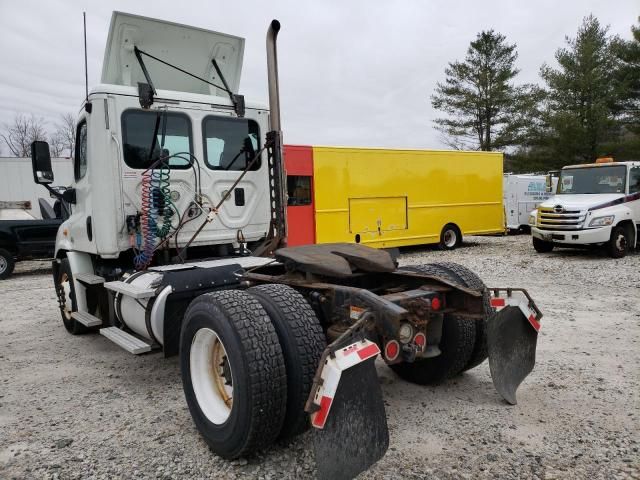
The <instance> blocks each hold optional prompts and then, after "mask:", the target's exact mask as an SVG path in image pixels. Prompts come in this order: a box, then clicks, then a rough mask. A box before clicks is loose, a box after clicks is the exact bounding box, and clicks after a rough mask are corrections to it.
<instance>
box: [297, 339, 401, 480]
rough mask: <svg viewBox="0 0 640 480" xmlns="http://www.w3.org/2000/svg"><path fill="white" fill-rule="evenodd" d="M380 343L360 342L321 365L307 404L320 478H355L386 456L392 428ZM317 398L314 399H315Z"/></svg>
mask: <svg viewBox="0 0 640 480" xmlns="http://www.w3.org/2000/svg"><path fill="white" fill-rule="evenodd" d="M379 353H380V348H379V347H378V345H377V344H375V343H373V342H371V341H370V340H366V339H363V340H360V341H357V342H355V343H351V344H350V345H347V346H345V347H342V348H339V349H336V350H335V351H333V352H332V353H331V354H329V355H327V356H326V357H324V358H325V360H324V364H321V365H320V367H319V368H320V371H319V374H320V379H319V381H317V382H316V383H315V384H314V387H315V388H314V391H312V392H311V395H312V397H310V400H309V402H308V403H307V411H308V412H309V413H310V414H311V425H312V426H313V427H314V432H313V446H314V450H315V457H316V467H317V476H318V478H319V479H321V480H324V479H327V480H329V479H331V480H334V479H336V480H339V479H350V478H354V477H355V476H356V475H358V474H359V473H360V472H362V471H364V470H366V469H368V468H369V467H370V466H371V465H372V464H373V463H375V462H376V461H378V460H379V459H380V458H382V457H383V456H384V454H385V453H386V451H387V448H388V447H389V429H388V427H387V418H386V413H385V408H384V402H383V400H382V389H381V387H380V383H379V381H378V375H377V373H376V368H375V359H376V357H377V356H378V354H379ZM311 399H313V400H311Z"/></svg>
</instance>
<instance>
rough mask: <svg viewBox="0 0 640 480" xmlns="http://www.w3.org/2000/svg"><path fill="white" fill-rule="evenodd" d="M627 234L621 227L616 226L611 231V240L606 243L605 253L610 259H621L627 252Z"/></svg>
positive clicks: (628, 242)
mask: <svg viewBox="0 0 640 480" xmlns="http://www.w3.org/2000/svg"><path fill="white" fill-rule="evenodd" d="M629 244H630V241H629V233H628V231H627V229H626V228H624V226H622V225H617V226H615V227H613V230H611V238H610V239H609V243H607V251H608V253H609V256H610V257H612V258H622V257H624V256H625V255H626V254H627V252H628V251H629Z"/></svg>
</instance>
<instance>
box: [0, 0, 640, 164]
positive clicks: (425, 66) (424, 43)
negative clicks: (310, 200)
mask: <svg viewBox="0 0 640 480" xmlns="http://www.w3.org/2000/svg"><path fill="white" fill-rule="evenodd" d="M83 10H85V11H86V12H87V29H88V52H89V84H90V86H91V85H92V84H96V83H98V82H99V78H100V72H101V69H102V58H103V53H104V46H105V42H106V39H107V33H108V28H109V21H110V17H111V12H112V11H113V10H121V11H125V12H129V13H134V14H138V15H144V16H149V17H155V18H160V19H164V20H170V21H174V22H178V23H184V24H188V25H194V26H198V27H201V28H205V29H210V30H217V31H220V32H225V33H230V34H233V35H237V36H241V37H244V38H246V44H245V57H244V67H243V71H242V81H241V86H240V93H243V94H244V95H245V96H246V97H247V99H250V100H254V101H260V102H264V103H266V102H267V83H266V58H265V40H264V38H265V33H266V29H267V26H268V24H269V21H270V20H271V19H272V18H277V19H279V20H280V22H281V23H282V30H281V32H280V36H279V45H278V48H279V50H278V57H279V63H280V65H279V66H280V92H281V97H282V123H283V129H284V132H285V141H286V142H287V143H298V144H316V145H353V146H384V147H418V148H445V144H444V143H443V142H442V141H441V139H440V138H439V134H438V132H436V131H435V130H434V129H433V122H432V121H433V119H434V118H436V117H437V112H435V111H434V110H433V109H432V108H431V104H430V101H429V96H430V95H431V93H432V92H433V89H434V87H435V84H436V82H437V81H441V80H442V79H443V77H444V68H445V66H446V64H447V62H450V61H453V60H456V59H461V58H463V56H464V54H465V51H466V49H467V47H468V45H469V42H470V41H471V40H473V39H474V38H475V36H476V34H477V32H479V31H481V30H484V29H491V28H493V29H495V30H497V31H498V32H500V33H502V34H504V35H506V37H507V40H508V41H509V42H511V43H516V44H517V46H518V53H519V58H518V61H517V67H518V68H519V69H520V70H521V73H520V75H519V76H518V77H516V81H517V82H538V81H539V76H538V73H539V69H540V66H541V65H542V63H543V62H548V63H551V64H555V62H554V58H553V56H554V52H555V50H556V49H557V48H558V47H561V46H563V44H564V40H565V36H567V35H569V36H572V37H573V36H575V32H576V30H577V28H578V26H579V25H580V23H581V21H582V19H583V17H585V16H586V15H588V14H589V13H593V14H594V15H595V16H596V17H597V18H598V19H599V20H600V21H601V23H602V24H604V25H609V27H610V31H611V32H612V33H614V34H618V35H620V36H622V37H623V38H626V39H629V38H631V33H630V28H631V25H633V24H634V23H635V22H636V19H637V17H638V15H640V1H639V0H609V1H606V2H603V1H602V0H566V1H562V0H554V1H548V0H542V1H540V0H538V1H533V2H532V1H515V0H500V1H499V0H485V1H477V0H464V1H456V0H423V1H391V0H387V1H374V0H361V1H355V0H350V1H345V0H342V1H338V0H336V1H320V0H316V1H315V2H310V1H308V2H307V1H302V0H297V1H277V0H276V1H272V2H268V1H251V2H249V1H241V0H234V1H229V0H226V1H217V0H209V1H204V0H203V1H192V0H179V1H175V0H169V1H167V0H154V1H142V0H139V1H135V2H132V1H128V2H127V1H110V0H102V1H100V2H97V1H88V0H78V1H74V0H66V1H62V0H47V1H33V0H0V126H1V125H2V124H3V123H5V122H9V121H11V119H12V118H13V116H14V115H15V113H16V112H24V113H27V114H31V113H34V114H36V115H37V116H41V117H43V118H44V119H45V120H46V121H47V122H48V124H49V126H50V128H52V127H53V125H54V123H55V122H56V120H57V119H58V117H59V115H60V114H61V113H65V112H70V113H73V114H74V115H75V113H76V112H77V110H78V108H79V105H80V103H81V101H82V99H83V96H84V66H83V48H82V11H83ZM0 149H2V150H0V151H2V152H4V153H5V154H7V152H8V151H7V149H6V147H5V146H2V147H0Z"/></svg>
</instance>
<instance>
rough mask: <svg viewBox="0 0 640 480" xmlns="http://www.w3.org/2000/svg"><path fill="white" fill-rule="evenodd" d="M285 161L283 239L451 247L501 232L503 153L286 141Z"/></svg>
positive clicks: (290, 243) (378, 245)
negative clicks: (465, 238)
mask: <svg viewBox="0 0 640 480" xmlns="http://www.w3.org/2000/svg"><path fill="white" fill-rule="evenodd" d="M285 161H286V168H287V175H288V184H289V202H288V214H289V215H288V216H289V245H300V244H305V243H330V242H355V243H363V244H366V245H369V246H372V247H378V248H390V247H401V246H408V245H420V244H429V243H439V244H440V245H441V246H442V247H443V248H445V249H452V248H455V247H457V246H458V245H460V243H461V241H462V237H463V236H464V235H485V234H496V233H503V232H504V231H505V222H504V209H503V205H502V172H503V168H502V163H503V156H502V153H497V152H463V151H439V150H395V149H380V148H350V147H315V146H314V147H308V146H286V147H285ZM301 196H304V197H305V198H299V197H301ZM311 230H313V232H312V231H311Z"/></svg>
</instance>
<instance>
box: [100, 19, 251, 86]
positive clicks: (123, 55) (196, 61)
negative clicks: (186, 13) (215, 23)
mask: <svg viewBox="0 0 640 480" xmlns="http://www.w3.org/2000/svg"><path fill="white" fill-rule="evenodd" d="M134 46H137V47H138V49H140V50H142V51H145V52H147V53H149V54H151V55H153V56H155V57H158V58H161V59H162V60H164V61H166V62H168V63H170V64H173V65H176V66H177V67H180V68H182V69H183V70H186V71H188V72H190V73H192V74H194V75H197V76H199V77H202V78H205V79H207V80H208V81H210V82H212V83H215V84H218V85H222V80H221V79H220V78H218V75H217V74H216V71H215V69H214V67H213V64H212V63H211V59H212V58H215V59H216V62H217V63H218V66H219V67H220V70H222V74H223V75H224V77H225V79H226V81H227V83H228V84H229V88H230V89H231V90H232V91H233V92H235V93H237V92H238V88H239V86H240V74H241V71H242V58H243V54H244V38H240V37H235V36H232V35H227V34H224V33H218V32H213V31H210V30H203V29H201V28H195V27H190V26H187V25H180V24H177V23H172V22H166V21H163V20H156V19H153V18H147V17H140V16H137V15H130V14H128V13H122V12H113V16H112V17H111V26H110V28H109V37H108V39H107V45H106V48H105V52H104V62H103V64H102V80H101V81H102V83H106V84H111V85H124V86H134V87H137V85H138V82H143V83H146V79H145V77H144V74H143V73H142V69H141V68H140V65H139V64H138V61H137V59H136V55H135V53H134V50H133V47H134ZM142 60H143V61H144V63H145V65H146V67H147V70H148V71H149V74H150V76H151V81H152V82H153V84H154V86H155V88H156V89H163V90H173V91H178V92H189V93H197V94H205V95H217V96H226V93H225V92H224V91H223V90H220V89H218V88H216V87H213V86H211V85H208V84H206V83H204V82H202V81H200V80H198V79H196V78H193V77H189V76H188V75H185V74H184V73H181V72H179V71H177V70H175V69H173V68H170V67H168V66H166V65H163V64H161V63H160V62H157V61H156V60H154V59H152V58H149V57H147V56H145V55H143V56H142Z"/></svg>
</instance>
